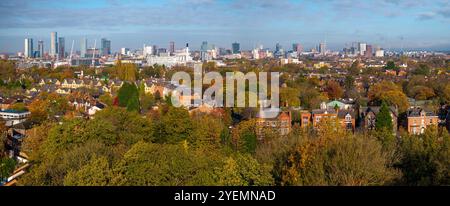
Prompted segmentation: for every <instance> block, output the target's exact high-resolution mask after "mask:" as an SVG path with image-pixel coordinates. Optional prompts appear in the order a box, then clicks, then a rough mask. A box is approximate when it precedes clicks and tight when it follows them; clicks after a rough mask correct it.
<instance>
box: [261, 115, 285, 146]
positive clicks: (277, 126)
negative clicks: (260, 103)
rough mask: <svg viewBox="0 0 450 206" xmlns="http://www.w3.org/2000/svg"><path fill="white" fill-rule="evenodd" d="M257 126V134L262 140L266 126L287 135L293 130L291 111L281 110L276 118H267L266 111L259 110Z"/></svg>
mask: <svg viewBox="0 0 450 206" xmlns="http://www.w3.org/2000/svg"><path fill="white" fill-rule="evenodd" d="M256 127H257V131H256V134H257V136H258V139H260V140H262V139H263V138H264V132H263V130H264V129H265V128H271V129H273V130H274V131H276V132H277V133H278V134H279V135H281V136H284V135H287V134H289V132H290V131H291V112H279V113H278V115H277V116H276V117H274V118H266V117H265V116H264V113H262V112H258V114H257V115H256Z"/></svg>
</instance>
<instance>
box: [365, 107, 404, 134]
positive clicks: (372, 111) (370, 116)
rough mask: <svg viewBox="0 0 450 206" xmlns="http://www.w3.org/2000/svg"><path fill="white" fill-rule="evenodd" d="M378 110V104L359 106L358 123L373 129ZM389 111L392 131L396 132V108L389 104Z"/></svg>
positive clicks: (367, 128)
mask: <svg viewBox="0 0 450 206" xmlns="http://www.w3.org/2000/svg"><path fill="white" fill-rule="evenodd" d="M379 112H380V107H379V106H370V107H361V108H360V110H359V114H360V121H361V122H360V125H361V126H362V127H363V128H364V129H366V130H373V129H375V123H376V119H377V115H378V113H379ZM389 112H390V114H391V118H392V125H393V132H397V120H398V110H397V108H395V107H393V106H391V107H389Z"/></svg>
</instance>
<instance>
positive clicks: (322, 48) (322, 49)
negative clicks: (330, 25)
mask: <svg viewBox="0 0 450 206" xmlns="http://www.w3.org/2000/svg"><path fill="white" fill-rule="evenodd" d="M326 50H327V45H326V44H325V43H324V42H321V43H320V44H319V53H321V54H325V53H326Z"/></svg>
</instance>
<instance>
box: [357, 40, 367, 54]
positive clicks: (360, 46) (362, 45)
mask: <svg viewBox="0 0 450 206" xmlns="http://www.w3.org/2000/svg"><path fill="white" fill-rule="evenodd" d="M366 46H367V45H366V43H361V42H360V43H358V51H359V55H361V56H363V55H364V53H365V52H366Z"/></svg>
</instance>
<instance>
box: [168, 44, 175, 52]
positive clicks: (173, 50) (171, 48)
mask: <svg viewBox="0 0 450 206" xmlns="http://www.w3.org/2000/svg"><path fill="white" fill-rule="evenodd" d="M169 53H170V54H174V53H175V42H173V41H171V42H170V43H169Z"/></svg>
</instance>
